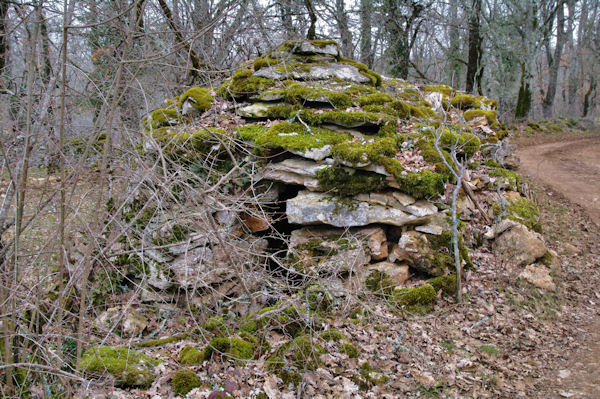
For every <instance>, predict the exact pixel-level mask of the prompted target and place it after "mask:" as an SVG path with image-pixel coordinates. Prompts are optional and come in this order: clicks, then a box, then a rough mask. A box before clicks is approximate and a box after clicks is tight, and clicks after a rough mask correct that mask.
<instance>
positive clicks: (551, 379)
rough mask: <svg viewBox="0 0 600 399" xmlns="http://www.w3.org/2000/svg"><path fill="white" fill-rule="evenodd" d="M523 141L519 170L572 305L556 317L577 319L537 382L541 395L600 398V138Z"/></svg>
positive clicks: (567, 301)
mask: <svg viewBox="0 0 600 399" xmlns="http://www.w3.org/2000/svg"><path fill="white" fill-rule="evenodd" d="M520 144H521V147H522V148H521V150H520V151H519V155H520V157H521V173H522V174H523V175H525V176H527V177H529V178H530V179H531V182H532V184H533V185H534V186H535V187H536V192H537V197H538V198H537V199H538V203H539V205H540V209H541V210H542V213H543V214H545V215H543V216H545V217H544V222H545V228H544V230H545V233H546V234H545V235H546V237H547V239H550V244H552V241H554V244H555V245H558V248H557V249H559V250H560V249H562V251H561V252H562V254H563V276H562V277H563V279H564V283H565V284H564V286H563V293H564V301H565V302H564V303H563V309H564V308H565V307H567V306H568V311H567V312H564V313H563V317H561V318H559V320H556V321H557V322H558V323H557V324H562V325H564V326H567V325H569V323H573V324H572V325H570V328H567V329H565V330H564V333H565V334H572V335H571V336H569V337H568V338H569V339H570V341H571V342H570V345H568V347H565V348H564V349H565V350H564V352H563V354H562V356H557V357H556V358H555V361H554V362H551V363H550V364H549V365H548V366H549V367H547V369H546V370H547V372H546V374H545V375H544V377H542V380H546V382H547V383H545V384H539V385H538V386H541V387H543V388H542V390H541V392H540V397H565V398H571V397H572V398H597V397H598V395H600V315H599V311H598V302H600V289H599V288H598V284H597V282H598V280H599V277H598V270H599V269H598V267H599V265H598V264H597V262H596V261H594V255H596V254H598V252H599V248H600V243H599V242H598V238H599V234H598V233H599V232H600V229H599V227H600V156H598V154H600V136H599V135H597V134H595V135H583V136H572V135H561V134H557V135H554V136H552V137H542V138H540V137H539V136H538V137H536V138H529V139H523V140H521V142H520ZM565 208H568V209H565ZM590 221H591V223H590ZM553 230H554V231H553ZM590 233H591V234H590ZM596 259H597V258H596ZM565 310H566V309H565ZM569 330H570V332H569ZM549 339H551V338H550V337H549Z"/></svg>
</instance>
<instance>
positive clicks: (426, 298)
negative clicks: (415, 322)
mask: <svg viewBox="0 0 600 399" xmlns="http://www.w3.org/2000/svg"><path fill="white" fill-rule="evenodd" d="M436 299H437V292H436V290H435V289H434V288H433V287H432V286H431V285H429V284H424V285H421V286H418V287H413V288H402V289H399V290H395V291H394V295H393V301H394V303H395V304H396V306H398V307H400V308H403V309H404V310H406V311H408V312H410V313H419V314H423V313H427V312H430V311H432V310H433V305H434V304H435V301H436Z"/></svg>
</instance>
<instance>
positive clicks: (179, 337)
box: [136, 333, 189, 348]
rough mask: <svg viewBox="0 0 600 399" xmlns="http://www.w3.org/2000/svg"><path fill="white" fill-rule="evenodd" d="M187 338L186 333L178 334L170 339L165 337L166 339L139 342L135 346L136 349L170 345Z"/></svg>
mask: <svg viewBox="0 0 600 399" xmlns="http://www.w3.org/2000/svg"><path fill="white" fill-rule="evenodd" d="M188 337H189V334H188V333H180V334H175V335H173V336H172V337H167V338H157V339H149V340H148V341H144V342H141V343H139V344H137V345H136V346H137V347H138V348H149V347H151V346H162V345H166V344H170V343H173V342H179V341H183V340H184V339H186V338H188Z"/></svg>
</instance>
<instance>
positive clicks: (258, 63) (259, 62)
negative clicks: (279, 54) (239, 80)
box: [253, 56, 283, 71]
mask: <svg viewBox="0 0 600 399" xmlns="http://www.w3.org/2000/svg"><path fill="white" fill-rule="evenodd" d="M281 62H283V60H282V59H281V58H271V57H269V56H265V57H258V58H257V59H256V60H254V64H253V67H254V70H255V71H258V70H260V69H262V68H267V67H270V66H274V65H277V64H280V63H281Z"/></svg>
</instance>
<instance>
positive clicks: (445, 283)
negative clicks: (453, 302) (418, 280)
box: [425, 274, 456, 296]
mask: <svg viewBox="0 0 600 399" xmlns="http://www.w3.org/2000/svg"><path fill="white" fill-rule="evenodd" d="M425 283H426V284H429V285H431V286H432V287H433V288H434V289H435V290H436V292H437V291H440V290H442V292H443V293H444V294H446V295H448V296H453V295H456V274H449V275H447V276H438V277H434V278H432V279H429V280H427V281H425Z"/></svg>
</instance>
